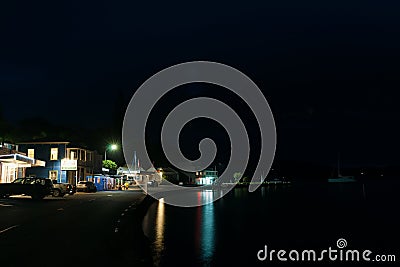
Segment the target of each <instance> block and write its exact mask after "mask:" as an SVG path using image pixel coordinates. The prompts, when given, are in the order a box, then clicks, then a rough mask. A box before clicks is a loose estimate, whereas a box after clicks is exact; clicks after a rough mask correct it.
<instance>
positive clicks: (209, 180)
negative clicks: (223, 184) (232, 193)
mask: <svg viewBox="0 0 400 267" xmlns="http://www.w3.org/2000/svg"><path fill="white" fill-rule="evenodd" d="M217 179H218V171H215V170H204V171H200V172H196V179H195V181H196V184H198V185H211V184H213V183H214V182H215V180H217Z"/></svg>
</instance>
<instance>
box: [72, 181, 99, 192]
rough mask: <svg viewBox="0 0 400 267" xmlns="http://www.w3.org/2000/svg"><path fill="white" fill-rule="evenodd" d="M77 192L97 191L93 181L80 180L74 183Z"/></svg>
mask: <svg viewBox="0 0 400 267" xmlns="http://www.w3.org/2000/svg"><path fill="white" fill-rule="evenodd" d="M76 191H77V192H87V193H89V192H97V188H96V185H95V184H94V183H93V182H87V181H80V182H79V183H78V184H77V185H76Z"/></svg>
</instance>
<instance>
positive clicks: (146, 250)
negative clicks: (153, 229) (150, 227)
mask: <svg viewBox="0 0 400 267" xmlns="http://www.w3.org/2000/svg"><path fill="white" fill-rule="evenodd" d="M155 201H157V200H156V199H154V198H153V197H151V196H150V195H148V194H146V195H145V196H144V197H143V199H142V200H141V201H140V202H139V203H138V204H137V206H136V208H135V209H133V210H132V211H131V212H128V213H126V215H125V216H124V219H123V220H122V221H121V222H120V224H119V226H120V227H119V229H120V231H119V232H118V233H116V234H115V235H116V236H115V238H114V240H112V246H111V248H112V249H113V251H114V252H115V253H113V259H114V260H113V262H114V263H115V264H114V265H113V266H124V267H126V266H127V264H130V265H133V266H146V267H149V266H153V258H152V253H151V243H150V240H149V239H148V238H147V237H146V235H145V234H144V232H143V227H142V224H143V219H144V216H145V215H146V213H147V211H148V209H149V207H150V206H151V205H152V204H153V203H154V202H155ZM116 263H119V265H116Z"/></svg>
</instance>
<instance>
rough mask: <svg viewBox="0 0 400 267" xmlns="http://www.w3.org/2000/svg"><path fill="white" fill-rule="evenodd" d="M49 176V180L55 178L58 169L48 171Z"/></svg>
mask: <svg viewBox="0 0 400 267" xmlns="http://www.w3.org/2000/svg"><path fill="white" fill-rule="evenodd" d="M49 178H50V179H51V180H57V178H58V171H49Z"/></svg>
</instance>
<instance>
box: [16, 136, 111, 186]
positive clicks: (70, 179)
mask: <svg viewBox="0 0 400 267" xmlns="http://www.w3.org/2000/svg"><path fill="white" fill-rule="evenodd" d="M18 151H20V152H23V153H26V154H27V155H28V157H32V158H34V157H36V158H38V159H41V160H44V161H46V165H45V166H43V167H38V168H31V169H28V170H27V171H26V175H27V176H36V177H48V178H50V179H52V180H57V182H59V183H70V184H77V183H78V182H79V181H84V180H86V177H87V176H91V175H93V174H94V173H101V168H102V160H103V157H102V156H101V155H99V154H98V153H97V152H96V151H91V150H88V149H85V148H80V147H78V146H74V145H71V144H70V142H26V143H19V144H18Z"/></svg>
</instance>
